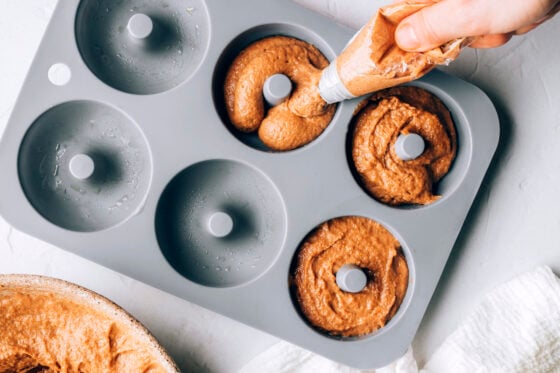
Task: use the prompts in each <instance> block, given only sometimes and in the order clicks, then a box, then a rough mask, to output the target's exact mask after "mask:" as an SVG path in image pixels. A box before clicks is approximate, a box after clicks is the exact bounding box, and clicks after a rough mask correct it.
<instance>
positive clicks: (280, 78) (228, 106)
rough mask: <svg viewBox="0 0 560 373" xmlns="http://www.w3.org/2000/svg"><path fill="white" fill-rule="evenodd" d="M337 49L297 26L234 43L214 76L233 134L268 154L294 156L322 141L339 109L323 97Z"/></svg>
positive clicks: (257, 31)
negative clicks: (325, 74) (324, 78)
mask: <svg viewBox="0 0 560 373" xmlns="http://www.w3.org/2000/svg"><path fill="white" fill-rule="evenodd" d="M333 56H334V53H333V52H332V50H331V49H330V48H329V47H328V46H327V45H326V44H325V42H324V41H322V40H321V39H320V38H319V37H318V36H317V35H315V34H314V33H312V32H310V31H308V30H306V29H304V28H301V27H297V26H293V25H282V24H271V25H263V26H258V27H256V28H253V29H251V30H248V31H246V32H245V33H243V34H241V35H240V36H238V37H237V38H236V39H234V40H233V41H232V42H231V43H230V45H229V46H228V47H227V48H226V50H225V51H224V53H223V54H222V56H221V58H220V60H219V61H218V65H217V67H216V71H215V74H214V82H213V91H214V102H215V104H216V109H217V111H218V113H219V115H220V117H221V119H222V121H223V122H224V124H225V125H226V127H227V128H228V129H229V130H230V132H231V133H232V134H233V135H234V136H235V137H237V138H238V139H239V140H240V141H242V142H243V143H245V144H247V145H249V146H251V147H253V148H256V149H258V150H263V151H289V150H293V149H297V148H300V147H302V146H305V145H307V144H309V143H311V142H312V141H314V140H315V139H317V138H318V137H319V136H320V135H321V134H322V133H323V132H324V131H325V129H326V128H327V126H328V125H329V124H330V122H331V121H332V119H333V117H334V114H335V111H336V107H335V106H333V105H327V104H326V103H325V102H324V101H323V99H322V98H321V97H320V95H319V91H318V84H319V79H320V75H321V71H322V69H323V68H325V67H326V66H327V65H328V63H329V59H330V58H332V57H333Z"/></svg>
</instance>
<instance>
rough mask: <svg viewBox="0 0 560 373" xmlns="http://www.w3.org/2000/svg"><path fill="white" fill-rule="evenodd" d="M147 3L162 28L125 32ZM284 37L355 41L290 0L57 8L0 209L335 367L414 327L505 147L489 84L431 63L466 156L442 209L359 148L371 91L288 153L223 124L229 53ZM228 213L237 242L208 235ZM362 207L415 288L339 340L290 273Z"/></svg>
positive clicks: (7, 162)
mask: <svg viewBox="0 0 560 373" xmlns="http://www.w3.org/2000/svg"><path fill="white" fill-rule="evenodd" d="M234 3H235V4H234ZM79 9H80V10H79ZM78 10H79V11H78ZM137 12H144V13H146V14H148V15H152V16H153V19H154V20H155V28H154V33H156V32H157V34H154V35H155V36H156V37H154V40H152V41H151V42H150V43H148V44H145V45H133V44H131V42H130V41H129V40H127V39H126V37H127V36H128V35H127V34H126V33H127V30H126V25H127V22H128V18H129V17H130V16H131V15H133V14H135V13H137ZM278 34H282V35H289V36H295V37H298V38H300V39H303V40H306V41H308V42H311V43H313V44H315V45H316V46H317V47H318V48H319V49H321V50H322V52H323V53H324V54H325V55H326V56H327V57H328V58H329V59H331V60H332V59H333V58H334V56H335V55H336V53H338V52H340V51H341V50H342V48H343V47H344V45H345V44H346V42H347V41H348V40H349V39H350V37H351V36H352V32H351V30H349V29H346V28H343V27H342V26H338V25H336V24H334V23H333V22H332V21H330V20H328V19H326V18H323V17H322V16H320V15H317V14H315V13H313V12H311V11H308V10H306V9H304V8H301V7H300V6H298V5H296V4H293V3H291V2H288V1H285V0H266V1H264V0H237V1H235V2H225V1H218V0H208V1H206V2H204V0H176V1H173V0H155V1H146V0H137V1H134V0H131V1H123V0H120V1H113V0H111V1H109V0H89V1H81V2H79V1H78V0H64V1H59V3H58V6H57V8H56V11H55V13H54V16H53V18H52V20H51V22H50V25H49V27H48V30H47V32H46V35H45V37H44V40H43V42H42V45H41V47H40V49H39V51H38V53H37V55H36V57H35V61H34V63H33V65H32V67H31V70H30V72H29V74H28V76H27V79H26V81H25V84H24V86H23V89H22V91H21V94H20V97H19V99H18V102H17V104H16V106H15V108H14V110H13V114H12V117H11V119H10V121H9V124H8V126H7V129H6V131H5V134H4V137H3V139H2V143H1V146H0V169H1V170H2V174H3V175H4V176H3V178H2V185H1V192H2V196H3V197H2V198H1V199H0V212H1V213H2V215H3V216H4V217H5V219H6V220H7V221H9V222H10V223H11V224H12V225H13V226H15V227H16V228H18V229H20V230H22V231H24V232H27V233H29V234H32V235H34V236H36V237H38V238H40V239H43V240H45V241H48V242H50V243H52V244H54V245H57V246H59V247H62V248H64V249H66V250H68V251H71V252H73V253H76V254H78V255H80V256H83V257H85V258H88V259H91V260H93V261H95V262H97V263H100V264H102V265H104V266H107V267H109V268H112V269H115V270H117V271H119V272H122V273H124V274H126V275H128V276H131V277H133V278H136V279H138V280H140V281H143V282H145V283H147V284H150V285H153V286H155V287H158V288H160V289H163V290H165V291H167V292H169V293H172V294H175V295H177V296H179V297H182V298H184V299H186V300H189V301H191V302H194V303H197V304H199V305H202V306H204V307H206V308H208V309H211V310H214V311H216V312H219V313H221V314H223V315H226V316H229V317H231V318H233V319H236V320H239V321H241V322H243V323H245V324H247V325H250V326H253V327H255V328H257V329H260V330H263V331H265V332H268V333H270V334H273V335H275V336H278V337H280V338H283V339H285V340H287V341H290V342H292V343H295V344H297V345H299V346H302V347H304V348H306V349H309V350H311V351H315V352H317V353H319V354H322V355H324V356H326V357H328V358H330V359H333V360H337V361H340V362H342V363H345V364H347V365H350V366H354V367H358V368H372V367H378V366H382V365H384V364H386V363H389V362H391V361H392V360H393V359H395V358H397V357H399V356H400V355H401V354H403V353H404V352H405V350H406V349H407V347H408V346H409V345H410V343H411V341H412V339H413V337H414V334H415V332H416V330H417V328H418V326H419V323H420V321H421V319H422V316H423V314H424V312H425V310H426V307H427V305H428V302H429V300H430V297H431V296H432V293H433V292H434V289H435V287H436V284H437V282H438V279H439V277H440V275H441V272H442V270H443V268H444V265H445V262H446V260H447V258H448V256H449V253H450V251H451V249H452V247H453V245H454V242H455V240H456V238H457V235H458V234H459V231H460V230H461V226H462V224H463V221H464V219H465V217H466V215H467V212H468V210H469V208H470V206H471V204H472V202H473V200H474V198H475V195H476V193H477V190H478V188H479V186H480V184H481V182H482V179H483V177H484V174H485V172H486V170H487V168H488V166H489V163H490V160H491V159H492V156H493V153H494V151H495V149H496V147H497V143H498V137H499V122H498V117H497V114H496V111H495V109H494V107H493V105H492V103H491V102H490V100H489V99H488V98H487V97H486V96H485V94H484V93H483V92H482V91H480V90H479V89H478V88H476V87H474V86H472V85H470V84H468V83H466V82H464V81H462V80H459V79H457V78H455V77H453V76H449V75H446V74H444V73H442V72H439V71H433V72H432V73H430V74H429V75H428V76H426V77H424V78H422V79H420V80H418V81H416V82H414V83H411V84H412V85H415V86H419V87H422V88H425V89H427V90H429V91H431V92H433V93H434V94H435V95H436V96H438V97H439V98H440V99H441V100H443V102H444V103H445V104H446V105H447V106H448V108H449V109H450V111H451V112H452V114H453V118H454V120H455V125H456V128H457V132H458V141H459V143H458V154H457V159H456V160H455V162H454V164H453V167H452V169H451V171H450V173H449V174H448V175H447V176H446V177H445V178H444V179H443V180H442V182H441V183H440V184H439V187H438V192H439V193H440V194H441V195H442V198H441V199H440V200H439V201H437V202H435V203H433V204H432V205H429V206H423V207H389V206H386V205H383V204H381V203H379V202H377V201H375V200H374V199H372V198H371V197H370V196H369V195H368V194H367V193H365V192H364V190H363V189H362V188H361V187H360V185H359V184H358V183H357V181H356V179H355V177H354V176H353V173H352V170H351V167H350V162H349V158H348V156H347V154H348V149H347V138H348V131H349V127H350V123H351V118H352V114H353V111H354V109H355V107H356V105H357V103H358V102H359V100H358V99H356V100H353V101H348V102H344V103H341V104H340V105H339V106H338V111H337V114H336V116H335V119H334V120H333V122H332V123H331V124H330V126H329V127H328V128H327V130H326V131H325V132H324V133H323V134H322V135H321V136H320V137H319V138H318V139H317V140H315V141H314V142H312V143H311V144H309V145H307V146H305V147H303V148H300V149H297V150H294V151H290V152H285V153H273V152H267V151H263V149H262V147H261V146H260V145H259V143H258V141H255V139H254V137H251V136H248V137H243V136H239V135H236V134H235V133H234V132H233V131H232V130H231V128H230V127H229V126H228V125H227V123H225V122H227V119H226V118H225V115H224V108H223V102H222V101H221V91H220V89H221V84H222V82H223V78H224V75H225V70H226V69H227V65H228V63H229V62H231V59H232V58H233V57H234V56H235V54H237V53H239V51H240V50H241V49H242V48H243V47H245V46H246V45H247V44H248V43H250V42H252V41H254V40H257V39H259V38H262V37H265V36H269V35H278ZM56 63H64V64H66V65H68V66H69V67H70V69H71V71H72V77H71V80H70V81H69V83H68V84H66V85H63V86H56V85H54V84H52V83H51V82H50V81H49V79H48V77H47V76H48V71H49V68H50V67H51V66H52V65H53V64H56ZM82 153H84V154H88V155H89V156H90V157H91V158H92V159H93V161H94V163H95V166H96V168H95V171H94V175H93V176H92V177H91V178H90V179H87V180H85V181H84V180H77V179H75V178H73V177H72V176H71V175H70V173H69V171H68V162H69V159H71V157H73V155H75V154H82ZM214 212H225V213H227V214H229V215H230V216H231V217H232V218H233V220H234V222H235V223H234V230H233V232H232V233H231V234H230V235H228V236H226V237H225V238H218V237H214V236H212V235H211V234H209V232H208V229H207V227H206V222H207V221H208V219H209V218H210V216H211V215H212V214H213V213H214ZM348 215H357V216H365V217H369V218H371V219H374V220H376V221H378V222H379V223H381V224H383V225H384V226H385V227H386V228H388V229H389V230H390V231H391V232H392V233H393V234H394V235H395V236H396V237H397V238H398V239H399V240H400V242H401V244H402V247H403V250H404V253H405V256H406V258H407V261H408V266H409V269H410V280H409V286H408V291H407V294H406V297H405V299H404V301H403V304H402V305H401V307H400V309H399V311H398V313H397V314H396V315H395V317H394V318H393V319H392V320H391V321H390V322H389V323H388V324H387V326H386V327H384V328H383V329H381V330H379V331H378V332H376V333H373V334H371V335H368V336H365V337H361V338H354V339H349V340H341V339H336V338H333V337H330V336H327V335H325V334H322V333H321V332H319V331H317V330H315V329H314V328H313V327H311V326H310V325H309V324H308V323H307V322H306V321H305V320H304V319H303V318H302V317H301V316H300V314H299V311H298V309H297V305H296V304H295V302H294V301H293V299H292V296H291V294H290V288H289V284H288V280H289V273H290V266H291V263H292V260H293V258H294V255H295V253H296V251H297V248H298V246H299V245H300V243H301V242H302V240H303V239H304V238H305V237H306V235H307V234H308V233H309V232H310V231H312V230H313V229H314V228H315V227H316V226H317V225H319V224H320V223H322V222H324V221H327V220H329V219H332V218H336V217H340V216H348ZM162 317H165V310H162Z"/></svg>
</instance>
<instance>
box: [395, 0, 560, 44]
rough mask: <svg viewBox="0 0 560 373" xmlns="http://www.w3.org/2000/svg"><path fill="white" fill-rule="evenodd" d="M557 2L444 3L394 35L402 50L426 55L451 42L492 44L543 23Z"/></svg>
mask: <svg viewBox="0 0 560 373" xmlns="http://www.w3.org/2000/svg"><path fill="white" fill-rule="evenodd" d="M558 2H559V1H558V0H541V1H527V0H500V1H498V0H495V1H488V0H469V1H465V0H441V1H438V2H436V3H434V4H433V5H430V6H427V7H425V8H423V9H421V10H419V11H418V12H416V13H414V14H412V15H410V16H409V17H407V18H405V19H404V20H403V21H402V22H400V23H399V25H398V27H397V30H396V32H395V38H396V42H397V44H398V45H399V47H400V48H402V49H405V50H409V51H426V50H428V49H432V48H434V47H436V46H439V45H442V44H444V43H446V42H448V41H450V40H453V39H456V38H460V37H469V36H481V35H489V36H490V35H491V36H492V37H491V38H490V39H492V41H491V43H490V44H489V45H491V44H495V45H499V44H500V42H502V43H503V42H505V40H507V37H508V36H507V34H509V33H511V32H513V31H514V30H516V29H519V28H520V27H523V26H527V25H530V24H532V23H534V22H535V21H536V20H539V19H542V17H543V16H545V15H546V14H547V13H548V12H549V11H550V10H551V9H552V8H553V7H554V5H555V4H557V3H558Z"/></svg>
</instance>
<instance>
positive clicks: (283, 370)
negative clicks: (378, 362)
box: [241, 267, 560, 373]
mask: <svg viewBox="0 0 560 373" xmlns="http://www.w3.org/2000/svg"><path fill="white" fill-rule="evenodd" d="M256 372H271V373H276V372H277V373H304V372H327V373H328V372H333V373H334V372H344V373H353V372H359V371H358V370H354V369H351V368H348V367H345V366H342V365H340V364H338V363H335V362H332V361H329V360H328V359H325V358H323V357H320V356H317V355H315V354H313V353H311V352H308V351H305V350H302V349H300V348H298V347H295V346H292V345H290V344H289V343H287V342H280V343H278V344H277V345H275V346H273V347H272V348H270V349H269V350H267V351H265V352H264V353H263V354H261V355H259V356H257V357H256V358H255V359H253V360H252V361H251V362H249V364H248V365H246V366H245V367H244V368H243V369H242V370H241V373H256ZM377 372H378V373H417V372H418V368H417V367H416V362H415V361H414V358H413V357H412V352H411V351H410V350H409V352H407V354H406V355H405V356H403V357H402V358H401V359H399V360H397V361H396V362H395V363H393V364H391V365H389V366H387V367H384V368H381V369H378V370H377ZM449 372H453V373H462V372H465V373H467V372H468V373H472V372H478V373H482V372H504V373H505V372H508V373H515V372H519V373H521V372H560V279H558V278H557V277H556V276H555V275H554V273H553V272H552V270H551V269H550V268H549V267H539V268H537V269H536V270H534V271H531V272H528V273H525V274H522V275H520V276H518V277H516V278H514V279H513V280H510V281H508V282H506V283H505V284H502V285H500V286H499V287H498V288H496V289H495V290H493V291H491V292H490V293H489V294H487V295H486V296H485V298H484V299H483V300H482V302H481V303H480V304H479V305H478V306H477V307H476V308H475V309H474V310H473V312H472V313H471V314H470V316H468V317H467V318H466V319H465V320H464V321H463V323H462V324H461V325H460V326H459V327H458V328H457V329H456V330H455V331H454V332H453V333H452V334H451V335H450V336H449V337H448V338H447V339H446V340H445V341H444V342H443V344H442V345H441V346H440V347H439V348H438V349H437V350H436V352H435V353H434V354H433V355H432V357H431V358H430V359H429V361H428V363H427V364H426V365H425V367H424V368H423V369H422V370H421V373H449Z"/></svg>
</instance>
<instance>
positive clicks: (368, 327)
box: [292, 217, 408, 337]
mask: <svg viewBox="0 0 560 373" xmlns="http://www.w3.org/2000/svg"><path fill="white" fill-rule="evenodd" d="M346 264H355V265H357V266H358V267H361V268H362V269H364V270H365V271H366V273H367V277H368V280H367V284H366V287H365V288H364V289H363V290H362V291H361V292H359V293H347V292H344V291H343V290H341V289H340V288H339V287H338V285H337V283H336V272H337V271H338V270H339V269H340V268H341V267H342V266H343V265H346ZM292 286H293V288H294V291H295V295H296V299H297V302H298V303H299V306H300V309H301V311H302V313H303V314H304V315H305V317H306V318H307V319H308V320H309V322H310V323H311V324H312V325H314V326H316V327H317V328H319V329H321V330H324V331H326V332H328V333H330V334H332V335H336V336H343V337H353V336H360V335H365V334H368V333H371V332H373V331H375V330H377V329H379V328H382V327H383V326H384V325H385V324H386V323H387V322H388V321H389V320H390V319H391V318H392V317H393V316H394V315H395V313H396V312H397V310H398V309H399V306H400V305H401V303H402V300H403V298H404V296H405V294H406V289H407V286H408V266H407V264H406V260H405V258H404V255H403V253H402V250H401V247H400V244H399V242H398V241H397V239H396V238H395V237H393V235H392V234H391V233H389V231H387V230H386V229H385V228H383V227H382V226H381V225H380V224H378V223H376V222H375V221H373V220H370V219H367V218H363V217H342V218H337V219H333V220H330V221H328V222H326V223H323V224H322V225H321V226H319V227H318V228H317V230H315V231H314V232H313V233H312V234H311V235H310V236H309V237H308V238H307V239H306V241H305V242H304V243H303V245H302V246H301V249H300V251H299V254H298V256H297V263H296V267H295V273H294V275H293V279H292Z"/></svg>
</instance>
